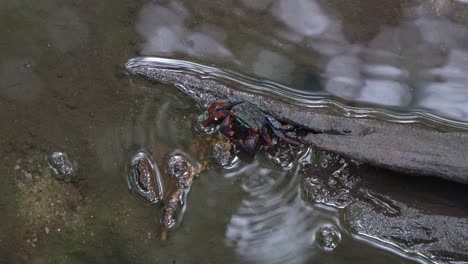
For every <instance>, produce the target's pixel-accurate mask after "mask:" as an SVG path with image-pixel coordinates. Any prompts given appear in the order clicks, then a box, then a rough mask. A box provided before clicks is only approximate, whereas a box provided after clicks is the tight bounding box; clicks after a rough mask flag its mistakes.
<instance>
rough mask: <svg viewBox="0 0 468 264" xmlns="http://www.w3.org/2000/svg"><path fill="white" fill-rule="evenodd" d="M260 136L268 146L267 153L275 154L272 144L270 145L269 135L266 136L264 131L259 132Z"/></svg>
mask: <svg viewBox="0 0 468 264" xmlns="http://www.w3.org/2000/svg"><path fill="white" fill-rule="evenodd" d="M260 135H262V138H263V140H264V141H265V143H266V144H267V146H268V152H269V153H270V154H272V155H273V154H274V153H275V148H274V147H273V143H271V137H270V135H268V133H267V132H266V131H265V129H262V130H260Z"/></svg>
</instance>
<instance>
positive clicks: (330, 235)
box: [315, 226, 341, 251]
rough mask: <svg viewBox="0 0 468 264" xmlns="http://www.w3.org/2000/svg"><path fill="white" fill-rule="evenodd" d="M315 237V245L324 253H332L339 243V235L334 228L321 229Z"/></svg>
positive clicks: (325, 227)
mask: <svg viewBox="0 0 468 264" xmlns="http://www.w3.org/2000/svg"><path fill="white" fill-rule="evenodd" d="M315 237H316V238H315V239H316V242H317V245H318V246H319V247H320V248H321V249H323V250H325V251H333V250H334V249H335V248H336V247H337V246H338V244H339V243H340V241H341V234H340V232H339V231H338V230H337V229H336V228H335V227H334V226H324V227H321V228H320V229H319V230H318V231H317V233H316V234H315Z"/></svg>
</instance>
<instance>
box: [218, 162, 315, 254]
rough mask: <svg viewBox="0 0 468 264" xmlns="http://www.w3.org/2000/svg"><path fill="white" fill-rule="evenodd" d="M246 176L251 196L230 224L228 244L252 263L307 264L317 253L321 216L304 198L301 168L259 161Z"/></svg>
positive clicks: (244, 200)
mask: <svg viewBox="0 0 468 264" xmlns="http://www.w3.org/2000/svg"><path fill="white" fill-rule="evenodd" d="M296 167H297V166H296ZM242 173H243V175H239V176H241V177H242V178H241V180H242V188H243V189H244V191H245V192H246V194H247V197H246V198H244V199H243V200H242V202H241V205H240V206H239V208H238V209H237V211H236V212H235V213H234V214H233V215H232V217H231V219H230V221H229V224H228V226H227V228H226V233H225V236H226V244H227V245H228V246H231V247H233V248H234V249H235V251H236V253H237V254H238V255H239V256H241V257H242V258H243V260H244V261H245V262H248V263H305V261H307V260H308V259H310V258H311V257H312V256H313V255H314V254H315V253H316V251H315V248H316V247H314V243H315V241H314V238H315V231H316V229H317V228H318V223H316V222H315V221H314V219H317V218H318V214H317V213H314V211H313V209H312V208H311V207H309V206H307V205H306V204H305V202H304V201H303V200H302V199H301V196H300V192H299V180H300V176H299V174H298V169H295V170H291V171H281V170H278V169H268V168H265V166H264V165H263V166H260V164H259V163H258V162H256V163H253V164H251V165H250V166H247V167H245V168H244V170H243V171H242Z"/></svg>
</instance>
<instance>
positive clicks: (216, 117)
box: [201, 109, 229, 127]
mask: <svg viewBox="0 0 468 264" xmlns="http://www.w3.org/2000/svg"><path fill="white" fill-rule="evenodd" d="M227 116H229V111H228V110H225V109H219V110H217V111H216V112H214V113H212V114H210V115H209V116H208V118H207V119H206V120H203V121H202V122H201V124H202V126H204V127H207V126H209V125H210V124H211V123H213V122H214V121H216V120H219V119H223V118H225V117H227Z"/></svg>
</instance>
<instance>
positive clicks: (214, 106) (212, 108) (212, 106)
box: [208, 101, 243, 115]
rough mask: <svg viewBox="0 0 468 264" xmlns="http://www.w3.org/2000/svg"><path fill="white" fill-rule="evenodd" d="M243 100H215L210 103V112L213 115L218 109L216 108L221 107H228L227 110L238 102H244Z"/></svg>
mask: <svg viewBox="0 0 468 264" xmlns="http://www.w3.org/2000/svg"><path fill="white" fill-rule="evenodd" d="M242 103H243V102H242V101H239V102H231V101H225V102H223V101H218V102H213V103H211V104H210V106H209V107H208V114H209V115H211V114H212V113H214V112H215V111H216V109H218V108H221V109H226V110H231V108H233V107H234V106H236V105H238V104H242Z"/></svg>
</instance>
